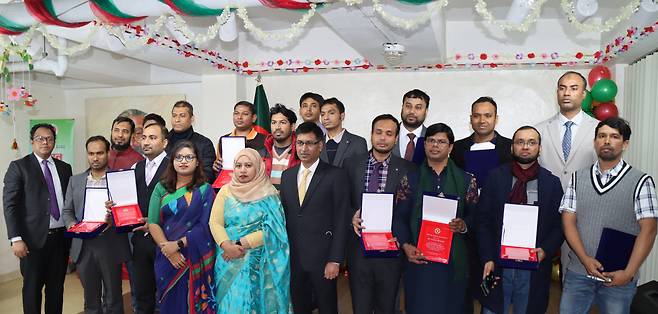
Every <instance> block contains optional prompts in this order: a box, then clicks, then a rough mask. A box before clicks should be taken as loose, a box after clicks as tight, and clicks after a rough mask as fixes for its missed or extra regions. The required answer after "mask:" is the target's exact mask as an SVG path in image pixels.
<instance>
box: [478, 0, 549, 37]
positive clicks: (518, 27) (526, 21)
mask: <svg viewBox="0 0 658 314" xmlns="http://www.w3.org/2000/svg"><path fill="white" fill-rule="evenodd" d="M545 2H546V0H536V1H535V2H534V3H533V4H532V6H531V7H530V13H528V15H526V16H525V18H523V21H522V22H521V23H512V22H507V21H505V22H501V21H497V20H496V19H494V17H493V15H492V14H491V12H489V10H487V3H486V2H485V1H484V0H477V3H476V4H475V11H476V12H477V13H478V14H479V15H480V16H481V17H482V18H483V19H484V20H485V21H487V23H489V24H493V25H495V26H497V27H499V28H501V29H502V30H505V31H517V32H523V33H525V32H527V31H528V30H529V29H530V26H531V25H532V24H535V23H536V22H537V19H539V15H541V7H542V6H543V5H544V3H545Z"/></svg>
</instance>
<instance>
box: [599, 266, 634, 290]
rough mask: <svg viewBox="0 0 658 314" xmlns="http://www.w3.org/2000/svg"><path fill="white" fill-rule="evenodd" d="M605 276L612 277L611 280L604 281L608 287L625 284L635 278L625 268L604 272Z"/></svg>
mask: <svg viewBox="0 0 658 314" xmlns="http://www.w3.org/2000/svg"><path fill="white" fill-rule="evenodd" d="M603 276H605V277H607V278H610V279H612V281H611V282H606V283H604V285H606V286H608V287H614V286H625V285H627V284H628V283H629V282H631V280H633V274H631V273H629V272H627V271H626V270H623V269H622V270H618V271H613V272H610V273H603Z"/></svg>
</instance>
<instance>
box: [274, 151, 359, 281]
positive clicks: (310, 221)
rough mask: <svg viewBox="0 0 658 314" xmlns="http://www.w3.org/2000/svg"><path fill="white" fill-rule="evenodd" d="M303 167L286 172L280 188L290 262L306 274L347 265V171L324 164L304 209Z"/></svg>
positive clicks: (312, 183)
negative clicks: (300, 188)
mask: <svg viewBox="0 0 658 314" xmlns="http://www.w3.org/2000/svg"><path fill="white" fill-rule="evenodd" d="M300 166H301V165H297V166H295V167H293V168H289V169H287V170H285V171H284V172H283V174H282V177H281V186H280V192H281V203H282V204H283V208H284V211H285V214H286V228H287V230H288V240H289V241H290V258H291V259H294V261H295V262H297V263H299V264H300V265H301V267H302V269H304V270H306V271H318V270H321V269H324V267H325V265H326V263H327V262H336V263H342V262H343V259H344V255H345V241H346V235H347V228H346V227H347V226H348V224H349V215H348V212H349V207H350V201H349V195H350V191H349V184H348V181H347V175H346V174H345V171H344V170H343V169H340V168H338V167H334V166H332V165H329V164H327V163H325V162H323V161H320V162H319V164H318V167H317V168H316V171H315V173H314V174H313V178H312V179H311V182H310V184H309V186H308V189H307V190H306V195H305V197H304V200H303V202H302V204H301V205H300V204H299V196H298V195H299V194H298V182H297V173H298V172H299V167H300Z"/></svg>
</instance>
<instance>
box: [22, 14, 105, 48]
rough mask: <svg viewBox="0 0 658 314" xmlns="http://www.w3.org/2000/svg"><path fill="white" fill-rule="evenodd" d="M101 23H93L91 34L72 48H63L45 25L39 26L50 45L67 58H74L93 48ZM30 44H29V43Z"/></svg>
mask: <svg viewBox="0 0 658 314" xmlns="http://www.w3.org/2000/svg"><path fill="white" fill-rule="evenodd" d="M99 24H100V22H96V23H92V26H91V29H90V30H89V33H88V34H87V36H86V37H85V39H84V40H82V41H81V42H80V43H79V44H77V45H74V46H71V47H63V46H62V45H60V44H59V39H58V38H59V37H57V36H55V35H52V34H50V33H48V30H47V29H46V26H45V25H43V24H39V27H38V29H39V32H40V33H41V34H43V37H45V38H46V39H47V40H48V43H50V45H51V46H52V47H53V48H55V49H57V50H58V51H59V53H61V54H64V55H67V56H73V55H75V54H78V53H81V52H83V51H86V50H87V49H89V47H90V46H91V39H92V38H93V37H94V36H95V35H96V32H98V28H99V26H98V25H99ZM27 44H29V42H27Z"/></svg>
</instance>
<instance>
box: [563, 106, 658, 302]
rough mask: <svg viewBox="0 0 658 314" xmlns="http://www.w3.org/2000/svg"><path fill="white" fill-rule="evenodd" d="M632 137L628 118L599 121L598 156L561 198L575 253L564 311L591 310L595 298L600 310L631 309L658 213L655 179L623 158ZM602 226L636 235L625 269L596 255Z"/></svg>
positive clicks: (567, 234)
mask: <svg viewBox="0 0 658 314" xmlns="http://www.w3.org/2000/svg"><path fill="white" fill-rule="evenodd" d="M630 137H631V128H630V126H629V125H628V122H626V121H625V120H624V119H621V118H610V119H607V120H604V121H602V122H600V123H599V124H598V125H597V127H596V130H595V136H594V149H595V151H596V155H597V157H598V160H597V162H596V163H594V165H592V166H591V167H588V168H585V169H581V170H578V171H576V172H575V173H574V174H573V175H572V177H571V181H570V182H569V186H568V187H567V190H566V191H565V194H564V197H563V198H562V204H561V205H560V212H561V213H562V224H563V225H564V234H565V237H566V239H567V242H568V243H569V246H570V247H571V252H570V253H569V256H568V263H567V265H565V269H566V272H565V275H564V276H565V279H564V287H563V290H562V299H561V302H560V313H589V310H590V307H591V305H592V303H596V304H597V305H598V307H599V311H600V312H601V313H629V311H630V306H631V302H632V300H633V296H634V295H635V290H636V286H637V280H638V270H639V268H640V266H641V265H642V263H643V262H644V259H645V258H646V257H647V255H649V253H650V252H651V248H652V247H653V243H654V240H655V238H656V218H658V200H657V199H656V189H655V184H654V182H653V179H652V178H651V177H650V176H649V175H647V174H645V173H643V172H642V171H640V170H638V169H635V168H632V167H631V166H630V165H629V164H628V163H626V162H625V161H624V160H623V159H622V153H623V152H624V150H626V148H627V147H628V141H629V139H630ZM576 194H577V195H578V197H577V201H576ZM603 228H610V229H614V230H617V231H621V232H624V233H627V234H631V235H633V236H636V238H635V243H634V245H633V248H632V252H631V255H630V258H629V260H628V263H627V264H626V268H624V269H621V270H616V271H610V270H606V269H604V267H603V265H602V264H601V262H600V261H598V260H597V259H596V258H595V255H596V252H597V249H598V247H599V240H600V239H601V234H602V231H603Z"/></svg>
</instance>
